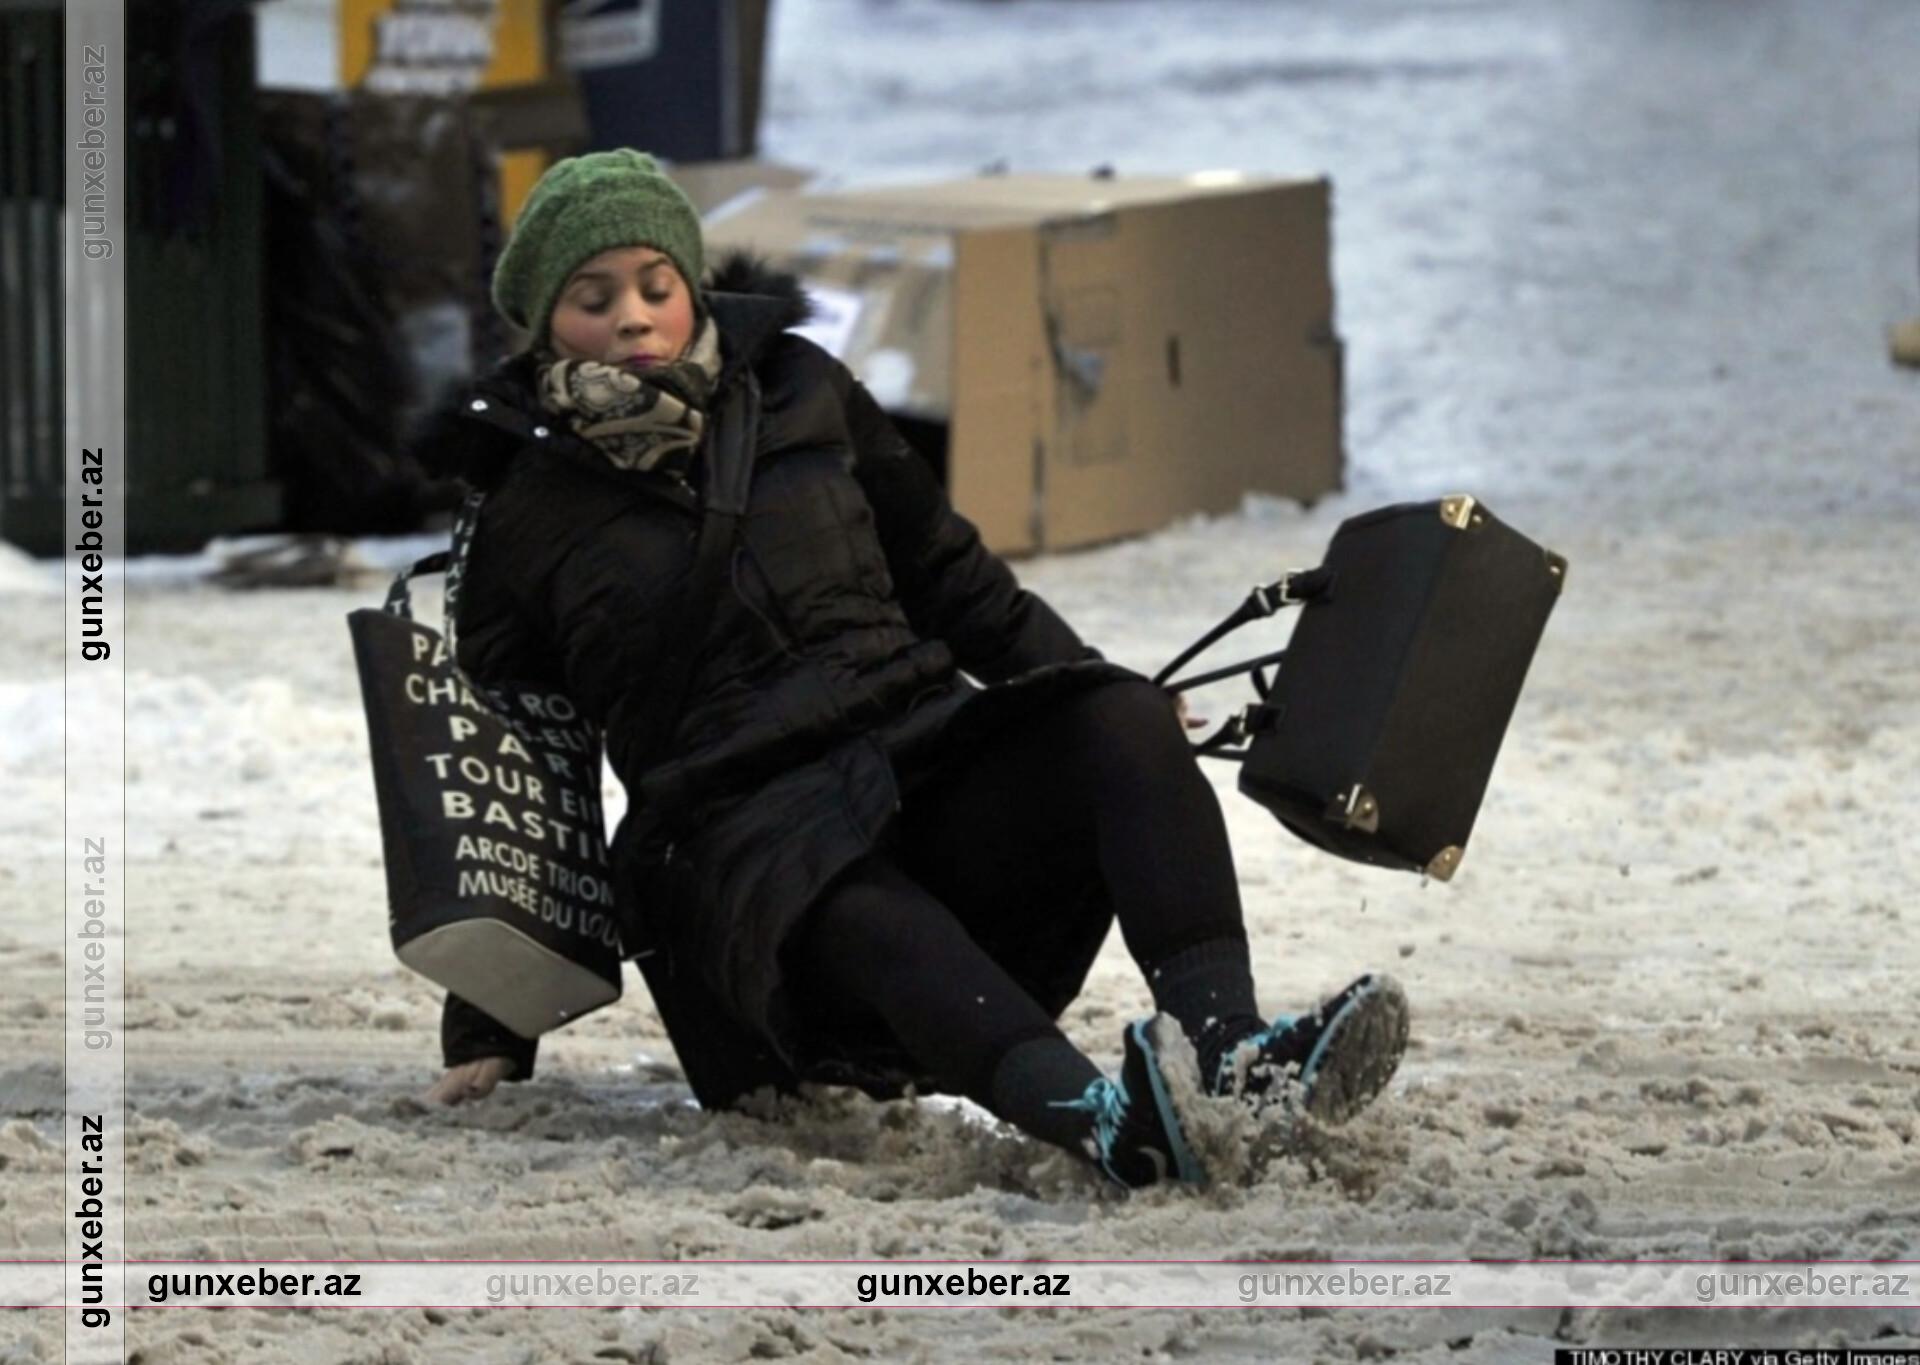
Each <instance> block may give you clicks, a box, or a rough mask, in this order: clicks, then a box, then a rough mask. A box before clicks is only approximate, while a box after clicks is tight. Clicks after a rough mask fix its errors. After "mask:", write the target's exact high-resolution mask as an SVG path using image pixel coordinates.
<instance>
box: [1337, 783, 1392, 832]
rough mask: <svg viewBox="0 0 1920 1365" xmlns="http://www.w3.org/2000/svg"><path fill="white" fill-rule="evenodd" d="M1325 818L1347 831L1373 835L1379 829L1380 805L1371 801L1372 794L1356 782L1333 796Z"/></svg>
mask: <svg viewBox="0 0 1920 1365" xmlns="http://www.w3.org/2000/svg"><path fill="white" fill-rule="evenodd" d="M1327 818H1328V819H1329V820H1337V821H1339V822H1340V823H1341V824H1343V825H1345V826H1346V827H1347V828H1348V829H1357V830H1364V831H1365V832H1366V833H1368V834H1373V833H1376V832H1378V830H1379V828H1380V803H1379V802H1378V801H1376V800H1374V799H1373V793H1372V792H1370V791H1368V790H1367V789H1366V788H1365V787H1363V786H1361V785H1360V784H1359V783H1358V782H1356V783H1354V784H1353V785H1352V786H1351V787H1349V788H1347V790H1345V791H1343V792H1340V793H1337V794H1336V795H1335V796H1334V798H1333V801H1332V802H1331V803H1330V804H1329V805H1328V807H1327Z"/></svg>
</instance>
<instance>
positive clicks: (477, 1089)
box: [427, 1057, 513, 1104]
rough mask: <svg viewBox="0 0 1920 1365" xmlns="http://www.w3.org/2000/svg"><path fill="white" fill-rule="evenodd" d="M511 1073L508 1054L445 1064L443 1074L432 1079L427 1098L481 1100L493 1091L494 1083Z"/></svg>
mask: <svg viewBox="0 0 1920 1365" xmlns="http://www.w3.org/2000/svg"><path fill="white" fill-rule="evenodd" d="M511 1075H513V1061H512V1059H511V1058H508V1057H482V1058H480V1060H478V1061H475V1062H466V1063H464V1064H462V1065H460V1066H453V1067H448V1068H447V1074H446V1075H444V1076H442V1077H441V1078H440V1079H439V1080H438V1081H436V1082H435V1083H434V1086H433V1089H431V1090H429V1091H428V1092H427V1098H428V1099H429V1100H431V1101H432V1102H433V1103H435V1104H460V1103H462V1102H464V1101H466V1100H483V1099H485V1098H486V1097H487V1096H488V1095H491V1094H492V1093H493V1088H494V1086H496V1085H498V1084H500V1082H502V1081H504V1080H506V1079H507V1078H508V1077H509V1076H511Z"/></svg>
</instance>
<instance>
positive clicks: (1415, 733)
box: [1162, 494, 1567, 881]
mask: <svg viewBox="0 0 1920 1365" xmlns="http://www.w3.org/2000/svg"><path fill="white" fill-rule="evenodd" d="M1566 574H1567V565H1566V561H1565V560H1564V559H1562V558H1561V557H1560V556H1558V555H1556V554H1553V553H1551V552H1550V551H1548V550H1545V549H1543V548H1541V547H1540V546H1538V545H1536V544H1534V543H1533V542H1532V541H1531V540H1528V539H1527V538H1526V537H1525V536H1523V535H1521V534H1520V533H1519V532H1517V531H1515V530H1513V529H1512V528H1511V527H1509V526H1507V525H1506V524H1505V523H1503V522H1501V521H1500V520H1499V519H1498V518H1496V517H1495V516H1494V515H1493V514H1492V513H1491V512H1489V511H1488V510H1487V509H1486V508H1485V507H1484V506H1482V505H1481V504H1480V503H1478V502H1477V501H1476V500H1475V499H1473V498H1471V497H1468V496H1466V495H1464V494H1462V495H1457V496H1454V497H1448V498H1443V499H1441V500H1439V501H1437V502H1427V503H1403V504H1399V505H1396V506H1392V507H1384V508H1381V509H1379V510H1378V511H1373V512H1368V513H1365V514H1363V515H1361V516H1357V517H1354V518H1351V519H1350V520H1348V521H1346V522H1344V523H1342V525H1341V526H1340V528H1339V530H1338V531H1337V532H1335V534H1334V537H1333V540H1332V542H1331V543H1330V544H1329V546H1328V547H1327V554H1326V559H1325V561H1324V562H1323V563H1322V565H1321V566H1320V568H1318V569H1315V570H1312V571H1309V572H1307V573H1302V574H1296V575H1289V576H1288V577H1287V578H1285V579H1282V580H1281V581H1280V582H1279V583H1276V584H1273V585H1271V586H1269V587H1266V588H1260V589H1256V590H1255V592H1254V595H1253V597H1251V598H1249V600H1248V604H1247V605H1246V606H1244V607H1242V609H1241V611H1240V612H1239V613H1236V618H1239V619H1236V618H1229V621H1228V622H1226V623H1222V624H1223V629H1216V631H1215V632H1214V633H1213V634H1212V635H1211V636H1210V637H1208V639H1206V640H1203V641H1202V642H1201V645H1200V646H1198V648H1204V647H1205V645H1206V644H1209V643H1211V641H1212V640H1214V639H1218V638H1219V636H1220V635H1221V634H1224V633H1225V630H1226V629H1232V628H1234V627H1235V626H1237V625H1238V624H1244V622H1245V621H1246V620H1250V619H1254V618H1255V617H1258V616H1263V615H1268V614H1271V613H1272V612H1273V611H1276V610H1278V609H1279V608H1280V607H1282V606H1289V605H1299V606H1300V607H1301V614H1300V619H1299V622H1298V624H1297V625H1296V627H1295V629H1294V633H1293V636H1292V638H1291V640H1289V641H1288V644H1287V648H1286V650H1285V651H1283V652H1282V653H1281V654H1278V655H1270V656H1267V657H1266V658H1265V659H1264V660H1261V661H1257V662H1261V663H1272V662H1278V663H1279V665H1280V667H1279V671H1278V675H1277V677H1276V678H1275V680H1274V681H1273V682H1272V683H1271V684H1270V685H1269V684H1268V683H1267V682H1266V681H1265V678H1264V675H1263V673H1262V672H1261V671H1260V670H1258V669H1256V670H1255V671H1254V676H1255V680H1256V686H1257V687H1258V688H1259V689H1260V691H1261V693H1262V696H1261V699H1260V701H1258V702H1257V703H1255V704H1254V705H1253V706H1250V707H1248V708H1247V710H1246V711H1245V712H1243V713H1242V714H1241V715H1240V716H1238V717H1236V718H1235V719H1234V721H1233V722H1232V723H1231V724H1230V725H1229V726H1228V727H1227V728H1226V730H1225V731H1223V732H1222V733H1221V734H1220V735H1217V736H1215V737H1213V738H1212V739H1210V740H1208V741H1203V742H1202V744H1201V745H1200V746H1198V747H1199V749H1200V751H1201V752H1202V753H1211V754H1217V755H1220V756H1224V757H1232V758H1237V759H1239V760H1240V761H1241V764H1242V766H1241V770H1240V790H1241V791H1242V792H1243V793H1244V794H1245V795H1247V796H1249V797H1251V798H1252V799H1253V800H1255V801H1257V802H1259V803H1260V804H1261V805H1262V806H1264V807H1266V808H1267V809H1268V810H1269V811H1271V812H1272V813H1273V814H1274V816H1275V817H1276V818H1277V819H1279V821H1280V823H1281V824H1283V825H1284V826H1286V828H1287V829H1289V830H1291V831H1292V832H1293V833H1295V834H1297V835H1299V836H1300V837H1301V838H1302V839H1305V840H1306V841H1307V842H1309V843H1312V844H1315V845H1317V846H1319V847H1321V848H1324V849H1326V850H1327V851H1328V852H1330V853H1335V854H1338V855H1339V856H1341V857H1343V858H1349V859H1352V860H1354V861H1356V862H1363V863H1370V864H1373V865H1375V866H1379V867H1389V868H1399V869H1403V870H1407V871H1414V872H1420V873H1423V874H1424V875H1426V876H1430V877H1433V878H1436V879H1438V880H1441V881H1445V880H1446V879H1448V878H1449V877H1451V876H1452V875H1453V873H1454V872H1455V870H1456V869H1457V868H1458V867H1459V865H1460V860H1461V857H1462V855H1463V853H1464V852H1465V850H1466V845H1467V839H1468V836H1469V835H1470V834H1471V833H1472V832H1473V822H1474V817H1475V816H1476V815H1477V814H1478V812H1479V809H1480V803H1481V799H1482V797H1483V796H1484V795H1485V793H1486V789H1487V779H1488V777H1489V776H1490V775H1491V773H1492V771H1493V764H1494V759H1495V758H1496V756H1497V755H1498V754H1499V752H1500V743H1501V740H1502V738H1503V737H1504V736H1505V733H1506V729H1507V723H1508V721H1509V720H1510V719H1511V718H1512V715H1513V709H1514V705H1515V703H1516V702H1518V700H1519V697H1520V686H1521V684H1522V682H1523V681H1524V680H1525V678H1526V673H1527V667H1528V665H1529V664H1530V663H1531V662H1532V660H1533V655H1534V651H1535V649H1536V648H1537V647H1538V645H1539V643H1540V637H1541V634H1542V632H1544V630H1545V629H1546V624H1547V617H1548V615H1549V614H1550V613H1551V612H1552V610H1553V606H1554V603H1555V602H1556V601H1558V600H1559V596H1560V592H1561V589H1562V587H1563V586H1564V584H1565V582H1566ZM1194 652H1195V651H1189V652H1188V653H1187V654H1186V655H1184V656H1183V657H1182V658H1181V659H1180V660H1177V661H1176V663H1175V665H1174V667H1176V668H1177V667H1178V666H1179V664H1181V663H1184V662H1185V661H1186V659H1188V658H1191V657H1192V655H1193V653H1194ZM1240 667H1241V668H1242V669H1244V668H1245V665H1242V666H1240ZM1235 671H1236V670H1235V669H1225V670H1219V671H1217V672H1215V673H1213V674H1209V675H1206V677H1205V678H1201V679H1195V680H1193V681H1192V682H1189V683H1187V684H1183V686H1192V685H1194V684H1195V683H1198V682H1202V681H1209V680H1214V679H1217V678H1219V677H1222V676H1226V675H1228V674H1231V673H1233V672H1235ZM1162 676H1163V677H1164V676H1165V675H1164V674H1163V675H1162ZM1236 744H1237V745H1241V746H1243V747H1237V748H1236V747H1230V746H1232V745H1236Z"/></svg>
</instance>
